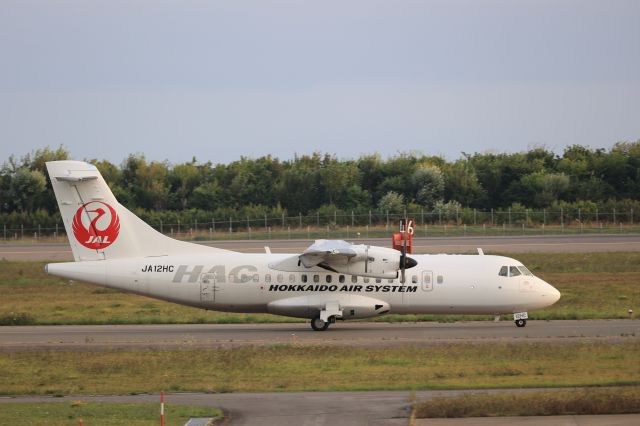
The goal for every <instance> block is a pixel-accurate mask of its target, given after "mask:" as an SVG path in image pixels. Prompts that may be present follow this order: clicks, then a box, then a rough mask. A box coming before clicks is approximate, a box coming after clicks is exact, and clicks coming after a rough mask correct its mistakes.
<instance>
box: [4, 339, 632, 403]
mask: <svg viewBox="0 0 640 426" xmlns="http://www.w3.org/2000/svg"><path fill="white" fill-rule="evenodd" d="M639 384H640V342H638V341H635V339H634V341H631V342H621V343H608V342H578V343H566V344H563V345H557V344H553V343H530V344H529V343H517V344H515V343H506V342H505V343H491V344H486V343H480V344H455V345H453V344H451V345H448V344H444V345H438V346H433V347H428V348H425V347H413V346H403V347H397V348H393V349H389V348H380V349H376V348H358V347H322V346H290V345H274V346H260V347H241V348H235V349H209V350H196V349H183V350H171V351H169V350H167V351H158V350H146V351H140V350H138V351H106V352H62V351H53V352H15V353H0V394H4V395H20V394H49V395H69V394H84V393H92V394H122V393H143V392H145V393H153V392H158V391H159V390H160V389H163V388H164V389H166V390H169V391H198V392H273V391H359V390H406V389H415V390H419V389H470V388H501V387H566V386H616V385H639Z"/></svg>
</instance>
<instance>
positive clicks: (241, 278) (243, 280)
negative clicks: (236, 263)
mask: <svg viewBox="0 0 640 426" xmlns="http://www.w3.org/2000/svg"><path fill="white" fill-rule="evenodd" d="M250 279H251V278H250V277H249V276H248V275H247V274H242V275H240V282H241V283H246V282H247V281H249V280H250Z"/></svg>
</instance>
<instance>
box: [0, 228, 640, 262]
mask: <svg viewBox="0 0 640 426" xmlns="http://www.w3.org/2000/svg"><path fill="white" fill-rule="evenodd" d="M348 240H349V241H350V242H353V243H357V244H371V245H377V246H383V247H389V246H390V245H391V244H390V243H391V241H390V239H389V238H358V239H348ZM413 241H414V253H418V254H422V253H431V254H433V253H476V251H477V248H478V247H479V248H482V249H483V250H484V251H485V253H487V254H491V253H590V252H613V251H640V235H636V234H630V235H627V234H621V235H597V234H590V235H548V236H539V235H537V236H519V237H513V236H511V237H438V238H424V237H419V238H418V237H416V238H414V240H413ZM198 243H199V244H204V245H208V246H214V247H219V248H222V249H227V250H233V251H239V252H242V253H260V252H264V250H265V249H264V247H265V246H268V247H269V248H270V249H271V251H272V252H274V253H301V252H302V251H304V249H306V248H307V247H309V245H311V244H312V243H313V240H216V241H204V242H198ZM0 259H6V260H17V261H34V260H41V261H42V260H49V261H58V262H62V261H69V260H73V256H72V255H71V248H70V247H69V244H67V243H2V244H0Z"/></svg>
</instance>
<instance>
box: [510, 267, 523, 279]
mask: <svg viewBox="0 0 640 426" xmlns="http://www.w3.org/2000/svg"><path fill="white" fill-rule="evenodd" d="M509 273H510V274H511V276H512V277H517V276H518V275H522V274H521V273H520V270H518V268H516V267H515V266H511V267H510V268H509Z"/></svg>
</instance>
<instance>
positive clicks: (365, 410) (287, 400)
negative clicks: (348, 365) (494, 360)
mask: <svg viewBox="0 0 640 426" xmlns="http://www.w3.org/2000/svg"><path fill="white" fill-rule="evenodd" d="M555 389H557V388H555ZM544 390H547V391H553V390H554V389H487V390H443V391H417V392H409V391H376V392H275V393H227V394H205V393H177V394H168V395H167V396H166V401H167V404H180V405H191V406H198V407H219V408H222V409H223V410H224V411H225V413H227V414H228V416H229V419H228V420H229V422H228V424H230V425H233V426H258V425H259V426H289V425H291V426H300V425H303V426H306V425H309V426H333V425H341V426H362V425H369V426H373V425H376V426H383V425H384V426H400V425H402V426H405V425H407V424H409V423H410V421H409V418H408V417H409V416H410V413H411V406H412V403H413V402H414V401H425V400H429V399H432V398H438V397H452V396H459V395H467V394H485V393H514V392H517V393H520V392H538V391H544ZM158 399H159V396H158V395H119V396H87V395H72V396H65V397H56V398H51V397H40V396H27V397H17V398H11V397H0V406H1V405H2V404H3V403H11V402H31V403H33V402H40V403H42V402H48V403H52V404H54V403H67V404H69V403H72V402H73V401H78V400H80V401H84V402H103V403H143V402H146V403H157V402H158ZM639 420H640V415H637V414H628V415H613V416H606V415H605V416H555V417H549V416H544V417H526V418H523V417H518V418H513V417H511V418H489V417H484V418H477V419H469V418H466V419H418V420H416V421H415V422H414V423H412V424H414V425H425V426H426V425H431V424H435V425H439V426H448V425H451V426H454V425H455V426H459V425H471V424H473V425H482V426H486V425H493V424H500V425H513V424H525V425H527V426H546V425H549V424H552V425H562V426H622V425H625V426H626V425H637V424H638V421H639Z"/></svg>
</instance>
